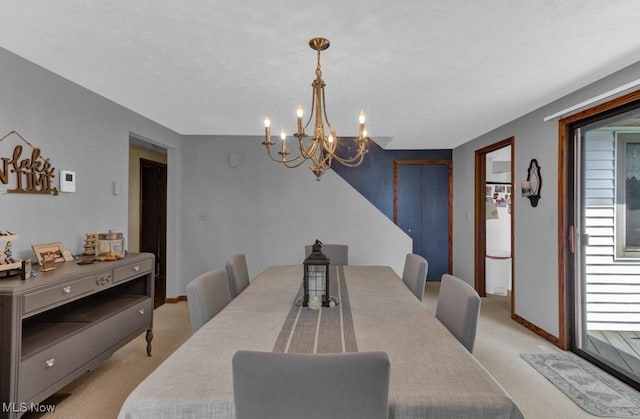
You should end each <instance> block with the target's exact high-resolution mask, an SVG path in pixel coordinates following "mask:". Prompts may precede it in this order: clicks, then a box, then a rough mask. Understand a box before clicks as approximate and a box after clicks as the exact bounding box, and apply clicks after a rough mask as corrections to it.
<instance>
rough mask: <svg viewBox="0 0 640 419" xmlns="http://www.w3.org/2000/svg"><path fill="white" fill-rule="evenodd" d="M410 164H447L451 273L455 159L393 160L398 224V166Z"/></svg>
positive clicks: (394, 205) (451, 265)
mask: <svg viewBox="0 0 640 419" xmlns="http://www.w3.org/2000/svg"><path fill="white" fill-rule="evenodd" d="M401 164H408V165H445V166H447V173H448V178H449V202H448V206H449V208H448V211H449V226H448V231H449V237H448V241H449V249H448V255H449V260H448V267H447V269H448V270H449V273H451V272H453V161H452V160H445V159H440V160H428V159H415V160H412V159H398V160H394V161H393V223H394V224H395V225H398V166H400V165H401Z"/></svg>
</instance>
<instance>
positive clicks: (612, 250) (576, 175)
mask: <svg viewBox="0 0 640 419" xmlns="http://www.w3.org/2000/svg"><path fill="white" fill-rule="evenodd" d="M569 135H570V138H573V141H572V143H573V144H572V147H573V150H572V157H573V158H572V159H571V160H572V163H573V179H571V182H570V183H571V185H570V186H569V193H570V194H572V196H573V205H572V207H573V208H572V211H570V214H571V217H570V224H571V232H570V247H571V248H572V249H571V250H572V252H573V261H571V262H572V266H573V269H572V275H571V278H570V280H571V281H572V284H571V285H572V287H570V288H571V291H572V292H571V294H572V295H571V297H570V298H571V299H572V300H573V301H572V302H573V308H574V310H573V313H572V315H573V321H572V325H571V326H572V333H571V348H572V350H573V351H574V352H576V353H578V354H579V355H581V356H583V357H585V358H587V359H589V360H591V361H592V362H594V363H596V364H598V365H599V366H601V367H603V368H605V369H607V370H608V371H609V372H612V373H614V374H615V375H617V376H619V377H620V378H623V379H624V380H625V381H627V382H629V383H630V384H632V385H634V386H636V387H637V388H640V107H639V106H638V105H634V106H625V107H624V109H617V110H613V111H609V112H607V113H606V114H601V115H596V116H594V117H591V118H589V119H588V120H583V121H579V122H577V123H576V124H574V125H573V126H572V127H571V130H570V133H569Z"/></svg>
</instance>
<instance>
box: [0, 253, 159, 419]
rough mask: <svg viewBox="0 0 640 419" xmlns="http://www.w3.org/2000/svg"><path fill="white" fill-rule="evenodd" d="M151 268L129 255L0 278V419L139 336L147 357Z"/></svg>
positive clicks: (144, 258) (149, 259) (147, 259)
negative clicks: (143, 337) (27, 276)
mask: <svg viewBox="0 0 640 419" xmlns="http://www.w3.org/2000/svg"><path fill="white" fill-rule="evenodd" d="M154 266H155V263H154V256H153V254H150V253H139V254H131V253H130V254H128V255H127V256H126V257H125V258H124V259H121V260H118V261H113V262H95V263H94V264H90V265H78V264H77V263H76V262H75V261H72V262H64V263H58V264H56V269H55V270H53V271H47V272H38V274H37V276H36V277H35V278H30V279H27V280H24V281H23V280H20V279H19V278H18V279H14V278H15V277H13V278H11V277H10V278H0V418H17V417H20V416H21V415H22V414H23V413H25V410H26V409H27V408H29V407H31V406H37V404H38V403H40V402H42V401H43V400H44V399H46V398H47V397H49V396H50V395H52V394H53V393H55V392H56V391H58V390H59V389H60V388H62V387H64V386H65V385H67V384H68V383H70V382H71V381H73V380H74V379H76V378H77V377H78V376H80V375H82V374H84V373H86V372H87V371H90V370H92V369H93V368H95V367H96V366H98V365H99V364H100V363H101V362H103V361H104V360H105V359H107V358H109V357H110V356H111V355H112V354H113V353H114V352H115V351H116V350H117V349H119V348H120V347H122V346H123V345H125V344H126V343H128V342H130V341H131V340H132V339H134V338H135V337H137V336H139V335H140V334H142V333H144V332H145V331H146V333H147V334H146V341H147V345H146V352H147V355H148V356H150V355H151V340H152V339H153V333H152V327H153V295H154V294H153V286H154V279H153V278H154ZM143 350H144V348H141V353H142V354H143V356H144V352H143Z"/></svg>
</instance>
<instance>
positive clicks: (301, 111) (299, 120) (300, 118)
mask: <svg viewBox="0 0 640 419" xmlns="http://www.w3.org/2000/svg"><path fill="white" fill-rule="evenodd" d="M296 115H298V134H302V133H303V132H304V131H303V128H302V115H304V111H303V110H302V104H298V109H296Z"/></svg>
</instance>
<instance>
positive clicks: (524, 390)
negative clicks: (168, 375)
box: [24, 283, 624, 419]
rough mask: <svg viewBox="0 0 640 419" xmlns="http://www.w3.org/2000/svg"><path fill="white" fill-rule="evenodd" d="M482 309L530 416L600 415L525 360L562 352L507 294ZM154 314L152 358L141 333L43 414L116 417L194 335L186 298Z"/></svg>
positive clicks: (483, 334) (506, 378)
mask: <svg viewBox="0 0 640 419" xmlns="http://www.w3.org/2000/svg"><path fill="white" fill-rule="evenodd" d="M438 287H439V284H438V283H428V284H427V288H426V292H425V298H424V303H425V305H427V307H429V309H430V310H432V311H433V312H435V307H436V302H437V293H438ZM480 313H481V314H480V322H479V324H478V331H477V333H478V334H477V338H476V344H475V348H474V355H475V356H476V358H477V359H478V360H479V361H480V362H481V363H482V364H483V365H484V366H485V368H487V370H488V371H489V372H490V373H491V374H492V375H493V376H494V377H495V378H496V380H497V381H498V382H499V383H500V384H501V385H502V386H503V387H504V388H505V389H506V391H507V392H508V393H509V394H510V395H511V397H512V398H513V399H514V401H515V402H516V404H517V405H518V407H519V408H520V410H521V411H522V413H523V414H524V416H525V418H528V419H544V418H553V419H555V418H558V419H567V418H595V416H592V415H590V414H588V413H586V412H584V411H583V410H582V409H581V408H580V407H578V406H577V405H576V404H575V403H573V402H572V401H571V400H570V399H569V398H568V397H567V396H565V395H564V394H563V393H562V392H560V391H559V390H558V389H557V388H556V387H555V386H554V385H553V384H551V383H550V382H549V381H548V380H547V379H546V378H544V377H543V376H542V375H541V374H539V373H538V372H537V371H536V370H535V369H533V368H532V367H531V366H530V365H529V364H527V363H526V362H525V361H524V360H523V359H522V358H520V354H521V353H523V352H538V353H539V352H562V351H560V350H559V349H557V348H556V347H555V346H554V345H552V344H551V343H549V342H547V341H546V340H544V339H542V338H540V337H538V336H537V335H535V334H534V333H533V332H530V331H529V330H528V329H526V328H524V327H522V326H520V325H519V324H518V323H516V322H514V321H513V320H511V318H510V311H509V299H508V298H507V297H499V296H489V297H488V298H483V299H482V306H481V309H480ZM154 315H155V320H154V323H155V326H154V334H155V338H154V349H153V356H152V357H151V358H148V357H147V356H146V354H145V352H144V348H145V342H144V336H140V337H138V338H137V339H136V340H134V341H133V342H131V343H130V344H128V345H126V346H125V347H123V348H122V349H121V350H119V351H118V352H116V354H115V355H114V356H113V357H112V358H111V359H109V360H108V361H107V362H105V363H104V364H103V365H102V366H100V367H99V368H97V369H96V370H94V371H92V372H90V373H88V374H86V375H84V376H82V377H80V378H79V379H78V380H76V381H75V382H73V383H72V384H71V385H69V386H67V387H66V388H64V389H63V390H61V391H60V393H63V394H65V393H67V394H69V396H68V397H66V398H63V399H62V400H61V401H60V402H59V404H58V405H57V407H56V411H55V412H54V413H49V414H46V415H44V416H43V417H44V418H45V419H49V418H79V419H80V418H82V419H84V418H88V417H91V418H98V419H101V418H105V419H110V418H115V417H116V416H117V414H118V412H119V411H120V407H121V406H122V403H123V402H124V400H125V399H126V397H127V395H128V394H129V392H131V391H132V390H133V389H134V388H135V387H136V386H137V384H138V383H139V382H140V381H141V380H142V379H144V377H146V376H147V375H148V374H149V373H150V372H151V371H153V370H154V369H155V368H156V366H158V365H159V364H160V363H161V362H162V361H163V360H164V359H165V358H166V357H167V356H168V355H169V354H170V353H171V352H173V351H174V350H175V349H176V348H177V347H178V346H179V345H180V344H181V343H182V342H184V341H185V340H186V339H187V338H188V337H189V336H190V335H191V325H190V323H189V311H188V307H187V304H186V303H185V302H181V303H177V304H165V305H163V306H162V307H160V308H158V309H157V310H156V311H155V313H154ZM612 379H613V378H612ZM620 384H621V385H624V384H622V383H620ZM24 417H25V418H28V417H29V416H24ZM32 418H33V416H32Z"/></svg>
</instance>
